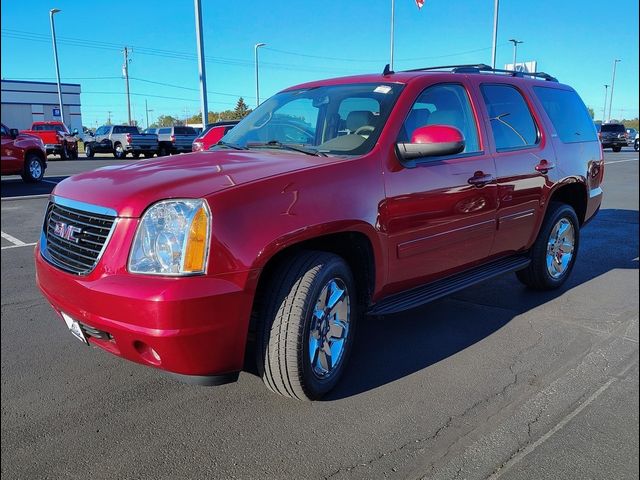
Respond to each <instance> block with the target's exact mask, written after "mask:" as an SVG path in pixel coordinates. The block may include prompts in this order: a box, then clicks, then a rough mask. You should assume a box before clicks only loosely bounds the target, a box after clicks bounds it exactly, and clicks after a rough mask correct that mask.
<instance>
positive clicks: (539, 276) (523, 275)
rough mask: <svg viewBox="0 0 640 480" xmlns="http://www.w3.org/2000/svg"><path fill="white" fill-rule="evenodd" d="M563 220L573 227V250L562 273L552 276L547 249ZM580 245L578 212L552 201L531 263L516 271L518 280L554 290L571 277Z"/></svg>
mask: <svg viewBox="0 0 640 480" xmlns="http://www.w3.org/2000/svg"><path fill="white" fill-rule="evenodd" d="M562 220H566V221H568V222H569V223H570V224H571V226H572V227H573V236H574V241H573V252H572V256H571V257H570V260H569V262H568V264H567V265H566V267H565V268H564V270H563V271H562V272H561V274H560V275H559V276H557V277H554V276H552V274H551V273H550V272H549V268H548V267H547V250H548V244H549V239H550V236H551V233H552V231H553V229H554V227H555V226H556V225H557V224H558V223H559V222H560V221H562ZM579 247H580V222H579V221H578V216H577V215H576V212H575V211H574V210H573V208H571V206H569V205H567V204H566V203H558V202H551V204H550V205H549V208H548V209H547V214H546V216H545V219H544V222H542V227H541V228H540V232H539V233H538V238H537V239H536V241H535V243H534V244H533V247H532V248H531V251H530V252H529V254H530V256H531V263H530V264H529V266H528V267H527V268H525V269H524V270H520V271H518V272H516V276H517V277H518V280H520V281H521V282H522V283H524V284H525V285H526V286H528V287H530V288H533V289H535V290H553V289H554V288H558V287H560V286H561V285H562V284H563V283H564V282H565V281H566V280H567V278H568V277H569V275H570V274H571V271H572V270H573V266H574V265H575V263H576V258H577V256H578V250H579Z"/></svg>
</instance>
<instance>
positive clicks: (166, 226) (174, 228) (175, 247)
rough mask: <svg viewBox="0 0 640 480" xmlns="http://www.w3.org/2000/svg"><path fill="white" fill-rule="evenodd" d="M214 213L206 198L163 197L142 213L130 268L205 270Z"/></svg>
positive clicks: (179, 272) (177, 271) (169, 272)
mask: <svg viewBox="0 0 640 480" xmlns="http://www.w3.org/2000/svg"><path fill="white" fill-rule="evenodd" d="M210 217H211V214H210V213H209V207H208V206H207V202H205V201H204V200H191V199H183V200H163V201H161V202H158V203H156V204H154V205H152V206H151V208H149V209H148V210H147V211H146V212H145V214H144V215H143V216H142V220H141V221H140V225H138V230H137V231H136V236H135V239H134V240H133V247H132V248H131V254H130V255H129V267H128V268H129V271H130V272H132V273H147V274H151V275H193V274H198V273H204V272H205V270H206V268H207V256H208V253H209V220H210Z"/></svg>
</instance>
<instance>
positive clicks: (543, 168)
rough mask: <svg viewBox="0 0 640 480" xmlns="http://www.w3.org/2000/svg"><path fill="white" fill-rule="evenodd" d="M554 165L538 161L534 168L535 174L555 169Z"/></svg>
mask: <svg viewBox="0 0 640 480" xmlns="http://www.w3.org/2000/svg"><path fill="white" fill-rule="evenodd" d="M555 167H556V166H555V164H553V163H551V162H548V161H546V160H540V163H539V164H537V165H536V166H535V169H536V172H540V173H547V172H548V171H549V170H551V169H552V168H555Z"/></svg>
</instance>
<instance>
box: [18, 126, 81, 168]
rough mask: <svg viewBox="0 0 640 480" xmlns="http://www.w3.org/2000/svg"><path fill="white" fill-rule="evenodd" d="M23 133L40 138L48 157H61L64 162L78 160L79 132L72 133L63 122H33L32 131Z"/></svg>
mask: <svg viewBox="0 0 640 480" xmlns="http://www.w3.org/2000/svg"><path fill="white" fill-rule="evenodd" d="M21 133H25V134H28V135H33V136H35V137H38V138H40V139H41V140H42V143H44V146H45V149H46V151H47V155H60V158H61V159H62V160H67V159H69V160H75V159H77V158H78V139H77V137H76V135H77V134H78V130H74V131H73V132H70V131H69V129H68V128H67V126H66V125H65V124H64V123H62V122H33V124H32V125H31V130H23V131H22V132H21Z"/></svg>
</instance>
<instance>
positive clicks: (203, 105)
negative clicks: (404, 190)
mask: <svg viewBox="0 0 640 480" xmlns="http://www.w3.org/2000/svg"><path fill="white" fill-rule="evenodd" d="M193 7H194V10H195V13H196V45H197V47H198V75H199V76H200V112H201V114H202V128H203V129H204V128H207V123H208V122H209V106H208V105H207V74H206V71H205V68H204V39H203V37H202V5H201V4H200V0H193Z"/></svg>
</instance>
